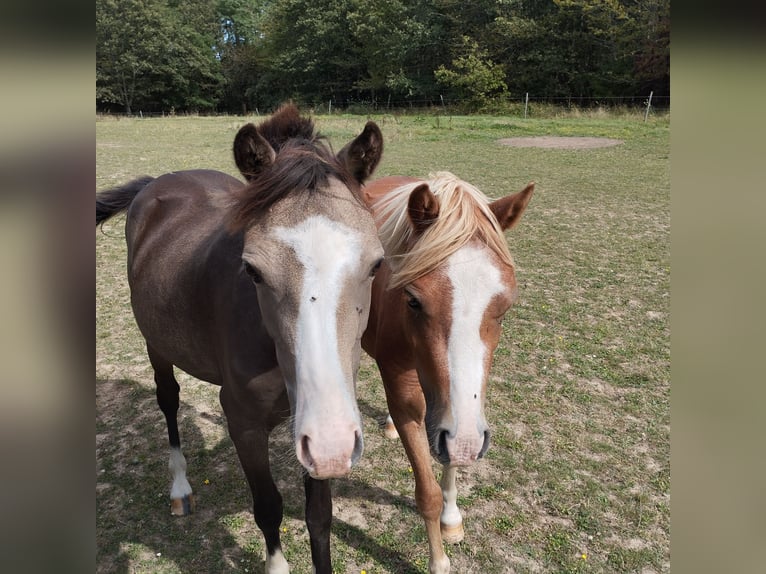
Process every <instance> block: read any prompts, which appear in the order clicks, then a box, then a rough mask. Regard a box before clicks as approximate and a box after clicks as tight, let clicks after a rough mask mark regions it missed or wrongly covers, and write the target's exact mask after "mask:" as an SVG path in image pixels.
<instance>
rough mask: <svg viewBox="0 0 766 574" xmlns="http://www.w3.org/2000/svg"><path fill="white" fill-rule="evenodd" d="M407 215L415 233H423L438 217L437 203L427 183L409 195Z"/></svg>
mask: <svg viewBox="0 0 766 574" xmlns="http://www.w3.org/2000/svg"><path fill="white" fill-rule="evenodd" d="M407 214H408V215H409V216H410V221H411V222H412V225H413V227H414V228H415V233H418V234H420V233H423V232H424V231H425V230H426V229H428V226H429V225H431V224H432V223H433V222H434V221H436V218H437V217H439V201H438V200H437V199H436V196H435V195H434V194H433V193H431V190H430V189H429V188H428V184H427V183H421V184H420V185H419V186H417V187H416V188H415V189H413V190H412V193H410V199H409V201H408V202H407Z"/></svg>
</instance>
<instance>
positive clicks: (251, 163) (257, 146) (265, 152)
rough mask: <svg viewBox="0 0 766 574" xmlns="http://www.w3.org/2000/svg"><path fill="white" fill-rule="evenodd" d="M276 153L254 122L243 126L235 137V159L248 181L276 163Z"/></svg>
mask: <svg viewBox="0 0 766 574" xmlns="http://www.w3.org/2000/svg"><path fill="white" fill-rule="evenodd" d="M276 155H277V154H276V152H275V151H274V148H273V147H271V144H269V142H267V141H266V139H265V138H264V137H263V136H262V135H261V134H259V133H258V128H256V127H255V126H254V125H253V124H247V125H244V126H242V127H241V128H240V130H239V131H238V132H237V135H236V137H235V138H234V161H235V162H236V163H237V167H238V168H239V171H240V172H241V173H242V175H244V176H245V179H246V180H248V181H250V180H251V179H253V178H254V177H255V176H257V175H258V174H259V173H260V172H261V171H263V170H264V169H265V168H267V167H269V166H270V165H271V164H272V163H274V158H275V157H276Z"/></svg>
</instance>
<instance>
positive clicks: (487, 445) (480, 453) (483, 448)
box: [477, 430, 490, 458]
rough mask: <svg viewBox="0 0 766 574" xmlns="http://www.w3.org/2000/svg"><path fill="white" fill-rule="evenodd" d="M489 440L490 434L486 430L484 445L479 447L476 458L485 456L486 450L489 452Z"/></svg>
mask: <svg viewBox="0 0 766 574" xmlns="http://www.w3.org/2000/svg"><path fill="white" fill-rule="evenodd" d="M489 439H490V432H489V431H488V430H485V431H484V444H482V445H481V450H480V451H479V456H478V457H477V458H481V457H483V456H484V455H485V454H487V450H489Z"/></svg>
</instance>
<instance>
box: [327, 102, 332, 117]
mask: <svg viewBox="0 0 766 574" xmlns="http://www.w3.org/2000/svg"><path fill="white" fill-rule="evenodd" d="M327 113H328V114H332V100H330V101H329V102H328V103H327Z"/></svg>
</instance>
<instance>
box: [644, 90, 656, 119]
mask: <svg viewBox="0 0 766 574" xmlns="http://www.w3.org/2000/svg"><path fill="white" fill-rule="evenodd" d="M653 95H654V90H652V91H651V92H649V101H648V102H646V113H645V114H644V123H646V120H647V118H648V117H649V108H651V107H652V96H653Z"/></svg>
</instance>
